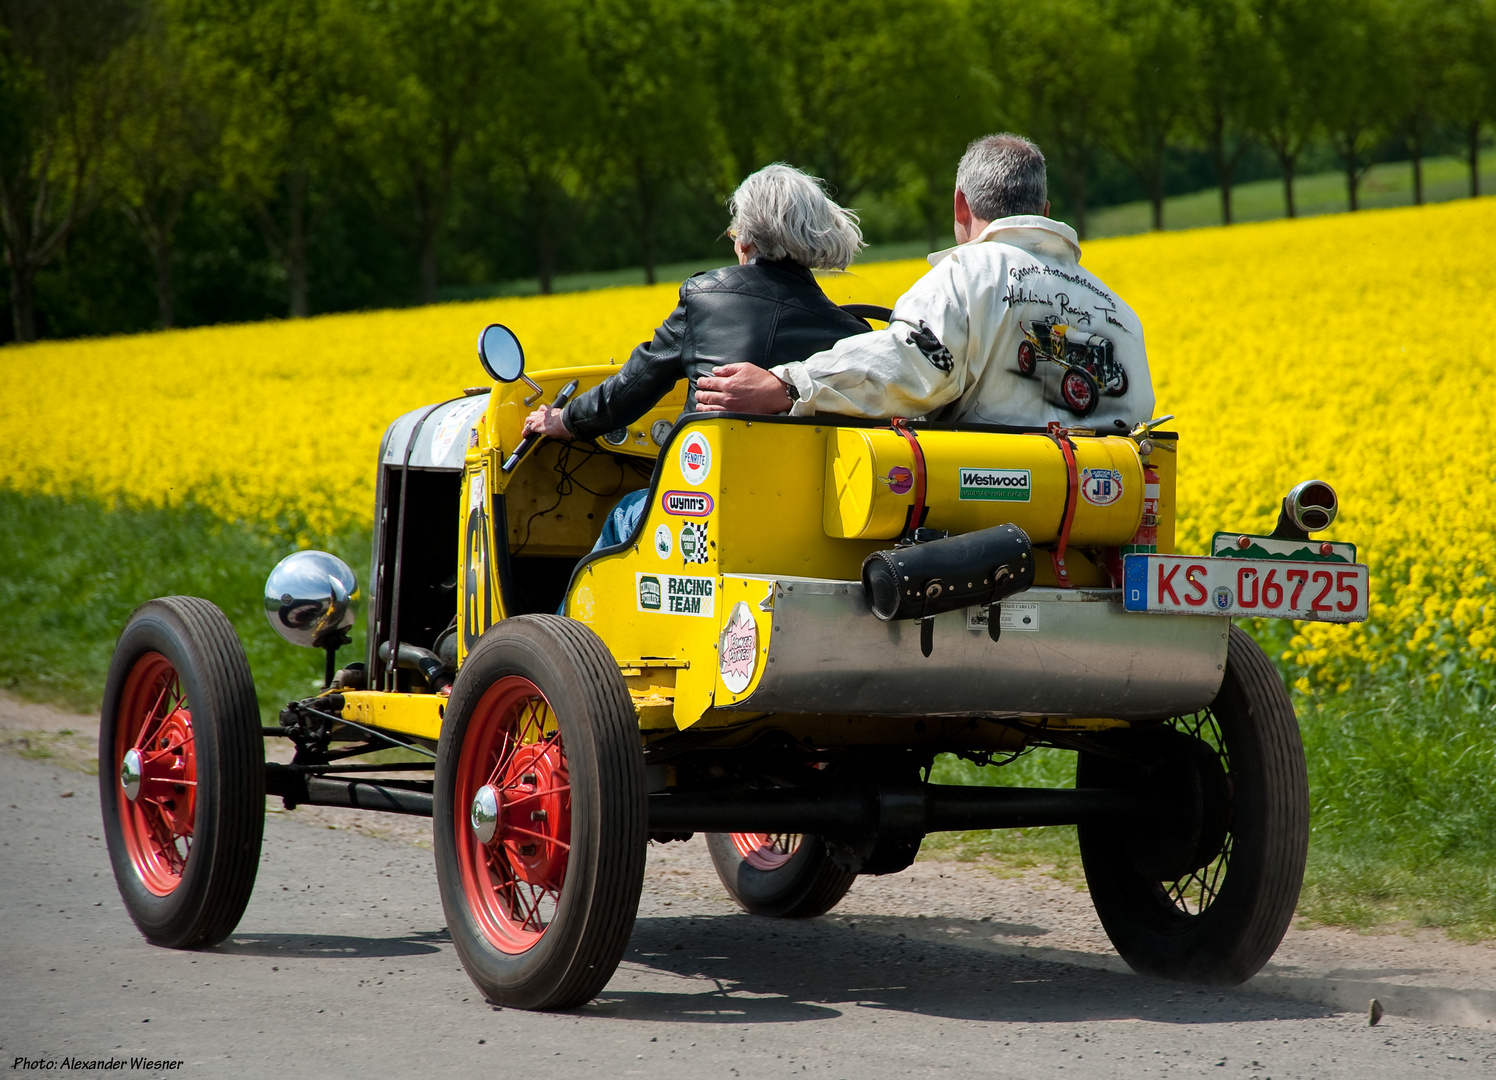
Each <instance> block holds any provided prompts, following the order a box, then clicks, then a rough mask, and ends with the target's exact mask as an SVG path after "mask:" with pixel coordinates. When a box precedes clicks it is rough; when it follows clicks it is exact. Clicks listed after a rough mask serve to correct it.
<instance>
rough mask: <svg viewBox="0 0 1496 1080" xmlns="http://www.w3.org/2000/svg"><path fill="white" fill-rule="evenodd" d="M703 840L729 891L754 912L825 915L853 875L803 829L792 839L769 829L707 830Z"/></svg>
mask: <svg viewBox="0 0 1496 1080" xmlns="http://www.w3.org/2000/svg"><path fill="white" fill-rule="evenodd" d="M706 846H707V850H708V851H710V852H711V855H712V865H713V866H714V867H716V870H717V876H718V877H719V878H721V879H722V884H723V886H724V887H725V888H726V889H727V892H728V895H729V896H731V897H732V898H733V899H734V900H735V901H737V903H738V906H739V907H741V908H742V909H743V910H744V911H746V912H748V913H749V914H752V915H767V916H770V917H773V918H780V919H811V918H814V917H815V916H817V915H824V914H826V912H828V911H830V910H831V909H832V908H834V907H836V905H837V904H839V903H841V899H842V897H844V896H846V895H847V890H848V889H850V888H851V887H852V883H853V882H855V881H856V880H857V875H856V874H855V873H853V872H851V871H848V870H842V869H841V868H839V867H838V866H837V865H836V864H835V863H833V862H832V861H831V856H830V855H829V854H828V853H827V851H826V843H825V841H823V840H822V839H821V838H820V837H819V836H811V835H802V836H800V837H799V842H798V844H793V843H788V842H786V838H784V837H778V838H775V837H770V836H768V835H767V834H759V833H707V835H706Z"/></svg>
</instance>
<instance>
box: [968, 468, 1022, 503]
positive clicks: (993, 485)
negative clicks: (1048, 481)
mask: <svg viewBox="0 0 1496 1080" xmlns="http://www.w3.org/2000/svg"><path fill="white" fill-rule="evenodd" d="M1032 485H1033V481H1032V479H1031V477H1030V475H1029V471H1028V470H1027V469H969V468H963V469H962V470H961V498H962V499H976V500H979V501H984V502H1028V501H1029V491H1030V490H1031V488H1032Z"/></svg>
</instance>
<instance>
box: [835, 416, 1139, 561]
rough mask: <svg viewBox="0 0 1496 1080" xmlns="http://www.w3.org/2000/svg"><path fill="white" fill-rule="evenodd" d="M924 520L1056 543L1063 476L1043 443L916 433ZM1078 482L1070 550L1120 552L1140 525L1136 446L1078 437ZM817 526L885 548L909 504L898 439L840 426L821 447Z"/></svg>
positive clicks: (1051, 448)
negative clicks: (1010, 530) (1010, 528)
mask: <svg viewBox="0 0 1496 1080" xmlns="http://www.w3.org/2000/svg"><path fill="white" fill-rule="evenodd" d="M916 437H917V438H918V439H919V445H920V449H921V450H922V451H923V452H924V458H925V474H926V485H927V486H926V492H925V503H926V505H927V506H928V507H929V513H928V515H927V516H926V517H925V521H924V524H925V525H926V526H927V527H929V528H932V529H943V530H945V531H947V532H951V533H967V532H973V531H975V530H977V529H985V528H990V527H991V526H993V525H1002V524H1005V523H1007V522H1012V523H1013V524H1015V525H1017V526H1018V527H1019V528H1021V529H1022V530H1023V531H1024V532H1026V533H1028V534H1029V538H1030V539H1031V540H1032V541H1033V542H1034V543H1036V544H1048V543H1053V542H1054V541H1055V540H1057V539H1058V538H1059V535H1060V526H1061V524H1062V522H1063V519H1064V516H1065V499H1066V495H1067V493H1068V490H1069V475H1068V471H1067V469H1066V467H1065V458H1064V455H1063V454H1062V453H1061V451H1060V448H1059V446H1057V445H1056V444H1055V441H1054V440H1053V439H1051V438H1049V437H1048V436H1047V435H1010V434H999V433H995V432H978V431H929V430H917V431H916ZM1073 442H1074V445H1075V463H1076V469H1077V474H1078V479H1079V483H1080V493H1079V496H1078V497H1077V499H1076V505H1075V522H1074V524H1073V525H1072V526H1071V529H1070V543H1071V544H1074V545H1077V546H1096V547H1105V546H1109V545H1117V544H1125V543H1127V541H1128V540H1130V539H1132V536H1133V534H1134V533H1135V532H1137V529H1138V524H1139V522H1141V521H1142V517H1143V465H1142V462H1141V460H1140V459H1139V458H1138V447H1137V443H1135V442H1133V441H1132V440H1131V439H1126V438H1121V437H1117V436H1102V437H1090V436H1084V435H1077V436H1075V437H1074V438H1073ZM825 499H826V501H825V504H824V523H825V528H826V534H827V535H828V536H836V537H845V538H847V539H856V540H891V539H893V538H895V537H897V536H899V535H900V534H902V533H903V531H904V530H905V529H906V528H907V527H908V523H909V513H910V510H911V508H912V507H913V505H914V452H913V450H912V449H911V448H910V446H909V442H908V440H906V439H905V438H904V437H903V436H902V435H900V434H899V433H898V432H895V431H892V430H887V429H884V430H879V429H877V428H838V429H836V430H835V431H834V432H832V433H831V437H830V438H828V439H827V440H826V496H825Z"/></svg>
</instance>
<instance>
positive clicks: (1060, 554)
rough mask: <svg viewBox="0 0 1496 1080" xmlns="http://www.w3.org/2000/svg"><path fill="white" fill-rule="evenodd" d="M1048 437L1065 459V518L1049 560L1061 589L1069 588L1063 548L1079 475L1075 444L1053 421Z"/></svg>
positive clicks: (1072, 516) (1077, 496)
mask: <svg viewBox="0 0 1496 1080" xmlns="http://www.w3.org/2000/svg"><path fill="white" fill-rule="evenodd" d="M1049 437H1050V438H1051V439H1053V440H1054V441H1055V445H1056V446H1058V447H1059V448H1060V453H1061V454H1063V455H1064V457H1065V472H1066V481H1067V486H1066V491H1065V516H1064V518H1062V519H1061V521H1060V540H1059V543H1058V544H1056V545H1055V549H1054V552H1053V554H1052V555H1051V558H1052V559H1053V561H1054V576H1055V582H1056V583H1057V584H1058V585H1059V587H1060V588H1062V589H1068V588H1070V574H1069V571H1067V570H1066V569H1065V548H1066V547H1067V546H1069V544H1070V526H1072V525H1074V524H1075V506H1076V503H1077V502H1078V501H1079V500H1080V473H1079V470H1077V468H1076V465H1075V444H1074V443H1072V442H1071V441H1070V436H1069V434H1068V433H1067V432H1066V431H1065V428H1064V427H1063V426H1061V425H1060V424H1058V423H1055V422H1054V421H1051V422H1050V424H1049Z"/></svg>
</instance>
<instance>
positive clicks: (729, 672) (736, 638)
mask: <svg viewBox="0 0 1496 1080" xmlns="http://www.w3.org/2000/svg"><path fill="white" fill-rule="evenodd" d="M717 662H718V665H719V667H718V670H719V671H720V672H721V674H722V685H723V686H725V687H727V689H728V690H730V691H731V692H732V693H734V694H741V693H742V692H743V691H744V690H746V689H748V684H749V683H751V682H752V681H753V669H754V668H755V667H756V666H757V665H758V624H757V623H756V622H754V621H753V612H751V611H749V610H748V603H747V601H745V600H739V601H738V602H737V603H736V604H734V605H733V606H732V615H731V616H729V617H728V620H727V625H726V626H724V627H723V628H722V635H721V636H720V637H719V638H718V639H717Z"/></svg>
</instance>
